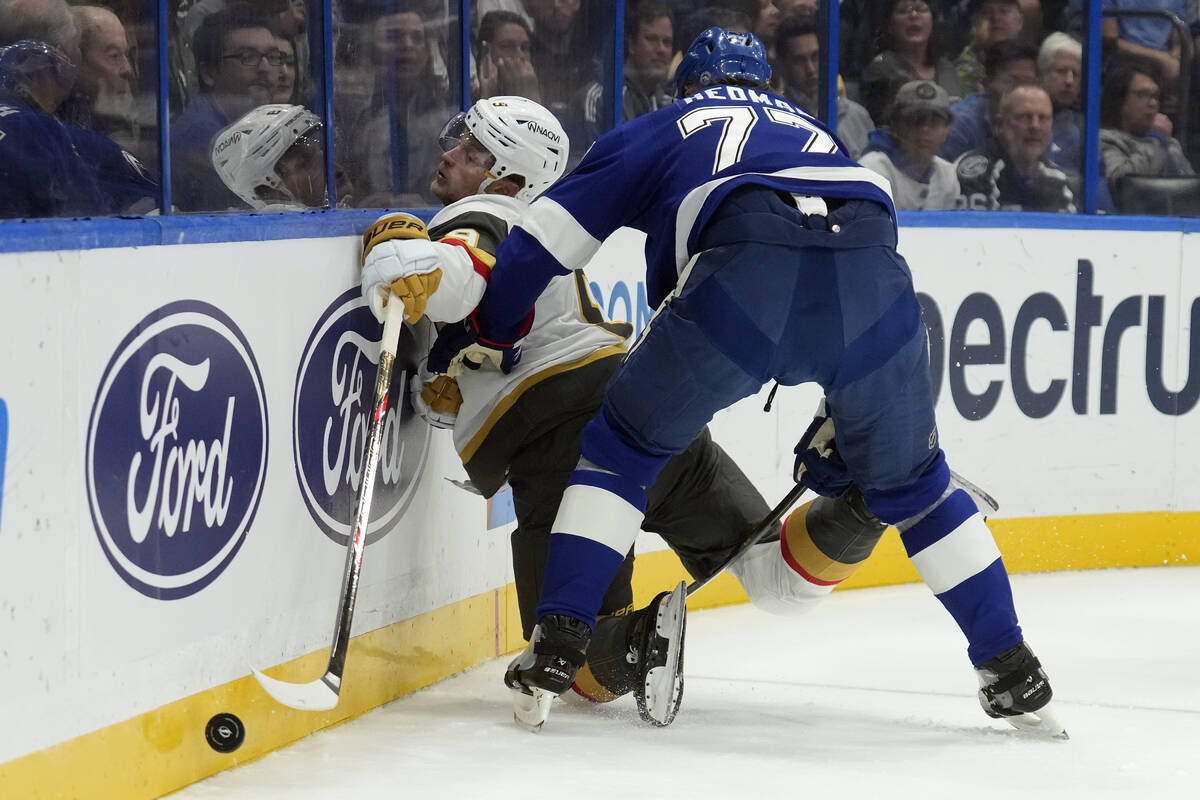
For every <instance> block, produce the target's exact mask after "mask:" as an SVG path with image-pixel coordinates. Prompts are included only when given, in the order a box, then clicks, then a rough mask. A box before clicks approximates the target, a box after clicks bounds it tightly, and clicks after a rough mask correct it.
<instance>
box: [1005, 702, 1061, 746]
mask: <svg viewBox="0 0 1200 800" xmlns="http://www.w3.org/2000/svg"><path fill="white" fill-rule="evenodd" d="M1004 719H1005V720H1006V721H1007V722H1008V724H1009V725H1012V726H1013V727H1014V728H1016V729H1017V730H1019V731H1021V732H1022V733H1028V734H1033V735H1034V736H1039V737H1043V738H1047V739H1070V738H1071V737H1070V736H1068V735H1067V729H1066V728H1065V727H1064V726H1063V723H1062V721H1061V720H1060V719H1059V718H1058V714H1057V713H1055V712H1054V710H1053V709H1051V708H1050V706H1049V705H1044V706H1042V707H1041V708H1039V709H1038V710H1037V711H1033V712H1030V713H1027V714H1021V715H1019V716H1016V717H1005V718H1004Z"/></svg>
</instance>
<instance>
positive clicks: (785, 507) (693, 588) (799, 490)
mask: <svg viewBox="0 0 1200 800" xmlns="http://www.w3.org/2000/svg"><path fill="white" fill-rule="evenodd" d="M807 490H808V488H807V487H806V486H805V485H804V484H802V483H797V484H796V485H795V486H793V487H792V490H791V491H790V492H788V493H787V495H786V496H785V497H784V498H783V499H782V500H780V501H779V504H778V505H776V506H775V507H774V508H772V509H771V512H770V513H769V514H767V516H766V517H765V518H764V519H763V521H762V522H760V523H758V527H756V528H755V529H754V530H752V531H750V533H749V535H748V536H746V538H745V540H744V541H743V542H742V543H741V544H740V545H738V549H737V550H735V551H733V555H731V556H730V557H729V558H728V559H726V560H725V563H724V564H722V565H721V566H720V567H718V568H717V570H716V571H715V572H713V573H712V574H711V575H709V576H708V577H707V578H704V579H702V580H694V581H692V582H691V584H689V585H688V587H687V593H688V595H689V596H691V595H692V594H695V593H696V592H697V591H699V590H700V589H702V588H703V587H704V586H706V585H707V584H708V582H709V581H711V580H712V579H713V578H715V577H717V576H718V575H720V574H721V573H722V572H724V571H725V570H727V569H729V565H730V564H732V563H733V562H734V561H737V560H738V559H739V558H741V556H742V554H743V553H745V552H746V551H747V550H749V549H750V548H751V547H754V545H756V544H758V543H759V542H760V541H762V538H763V537H764V536H766V535H767V534H768V533H770V531H771V528H772V527H773V526H774V525H775V523H776V522H778V521H779V520H781V519H782V518H783V515H784V514H786V513H788V512H789V511H791V510H792V506H794V505H796V501H798V500H799V499H800V497H801V496H802V495H803V494H804V493H805V492H806V491H807Z"/></svg>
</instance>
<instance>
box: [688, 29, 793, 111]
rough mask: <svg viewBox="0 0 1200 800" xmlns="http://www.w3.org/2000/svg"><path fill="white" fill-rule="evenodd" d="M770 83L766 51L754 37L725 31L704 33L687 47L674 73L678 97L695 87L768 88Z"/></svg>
mask: <svg viewBox="0 0 1200 800" xmlns="http://www.w3.org/2000/svg"><path fill="white" fill-rule="evenodd" d="M770 79H771V65H770V64H768V63H767V48H766V47H764V46H763V43H762V40H761V39H759V38H758V37H757V36H755V35H754V34H753V33H731V32H729V31H727V30H725V29H724V28H718V27H715V26H714V27H712V28H708V29H707V30H705V31H704V32H703V33H701V34H700V35H699V36H697V37H696V40H695V41H693V42H692V44H691V46H689V47H688V49H687V52H685V53H684V54H683V59H682V60H681V61H680V62H679V67H678V68H677V69H676V70H675V96H676V97H683V96H684V94H683V88H684V87H685V86H687V85H688V84H691V83H694V84H696V85H698V86H709V85H711V84H714V83H725V82H728V81H731V80H734V81H740V82H746V83H751V84H757V85H760V86H766V84H767V81H769V80H770Z"/></svg>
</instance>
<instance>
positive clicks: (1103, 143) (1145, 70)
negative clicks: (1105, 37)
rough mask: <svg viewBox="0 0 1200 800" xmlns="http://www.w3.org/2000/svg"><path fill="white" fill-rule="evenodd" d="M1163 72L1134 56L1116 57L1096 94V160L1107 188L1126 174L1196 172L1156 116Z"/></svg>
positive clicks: (1166, 122) (1167, 122)
mask: <svg viewBox="0 0 1200 800" xmlns="http://www.w3.org/2000/svg"><path fill="white" fill-rule="evenodd" d="M1162 85H1163V77H1162V71H1161V70H1159V68H1158V64H1157V62H1155V61H1153V60H1151V59H1148V58H1142V57H1139V56H1117V57H1115V58H1114V60H1113V61H1111V62H1110V63H1109V66H1108V69H1107V70H1106V71H1105V73H1104V80H1103V85H1102V86H1101V89H1100V154H1101V156H1103V158H1104V168H1105V173H1104V175H1105V177H1106V178H1108V180H1109V181H1110V182H1113V183H1115V181H1116V180H1117V179H1118V178H1120V177H1122V176H1124V175H1129V174H1136V175H1153V176H1158V177H1168V176H1177V175H1192V174H1194V173H1195V170H1193V169H1192V165H1191V164H1190V163H1188V160H1187V158H1186V157H1185V156H1184V154H1183V149H1182V147H1180V144H1179V140H1177V139H1175V138H1174V137H1172V136H1171V121H1170V119H1168V118H1167V116H1166V115H1165V114H1163V113H1162V112H1161V111H1159V104H1160V102H1161V100H1162Z"/></svg>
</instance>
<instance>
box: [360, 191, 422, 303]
mask: <svg viewBox="0 0 1200 800" xmlns="http://www.w3.org/2000/svg"><path fill="white" fill-rule="evenodd" d="M441 279H442V270H441V268H440V267H439V266H438V254H437V250H436V248H435V246H434V244H433V242H431V241H429V233H428V231H426V229H425V223H423V222H421V220H419V219H417V218H416V217H414V216H412V215H411V214H388V215H387V216H384V217H382V218H380V219H379V221H378V222H376V223H375V224H374V225H372V226H371V227H370V228H369V229H368V230H367V232H366V233H365V234H363V271H362V295H363V300H365V301H366V303H367V305H368V306H370V308H371V313H372V314H374V315H375V318H376V319H378V320H380V321H382V320H383V306H384V304H386V303H387V298H388V297H389V293H390V294H395V295H396V296H397V297H398V298H400V300H401V302H403V303H404V318H405V319H406V320H408V322H409V323H412V324H415V323H416V322H417V321H418V320H420V319H421V316H422V315H423V314H424V313H425V306H426V305H427V304H428V303H429V298H430V296H431V295H433V293H434V292H435V291H437V287H438V284H439V283H440V282H441Z"/></svg>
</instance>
